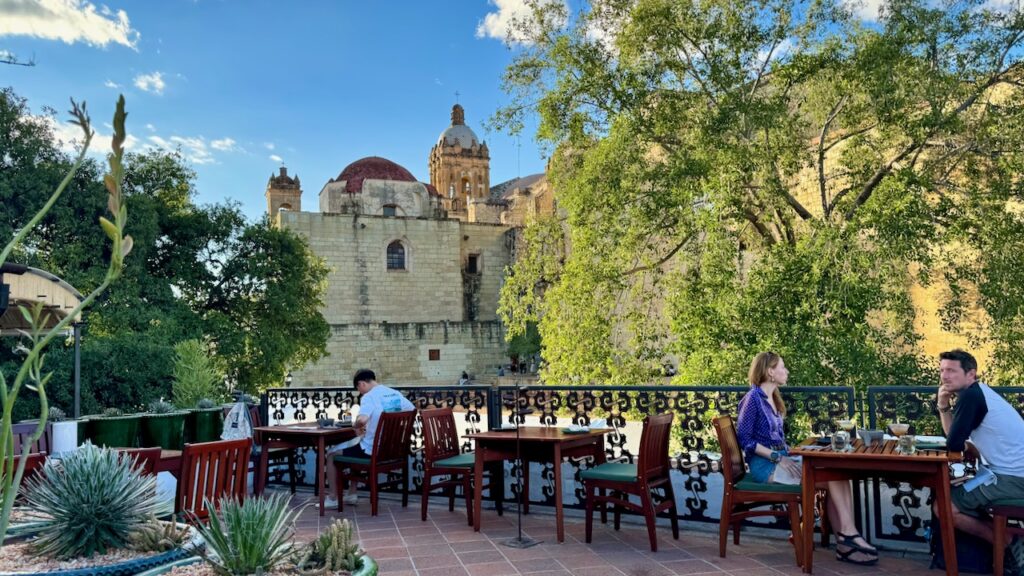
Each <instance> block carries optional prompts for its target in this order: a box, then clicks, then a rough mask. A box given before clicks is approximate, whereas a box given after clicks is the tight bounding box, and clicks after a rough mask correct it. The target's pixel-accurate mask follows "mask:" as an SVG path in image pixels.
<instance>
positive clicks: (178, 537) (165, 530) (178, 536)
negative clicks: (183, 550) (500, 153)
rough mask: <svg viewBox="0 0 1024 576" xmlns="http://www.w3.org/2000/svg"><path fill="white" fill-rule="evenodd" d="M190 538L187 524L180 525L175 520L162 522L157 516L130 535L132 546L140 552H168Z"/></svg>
mask: <svg viewBox="0 0 1024 576" xmlns="http://www.w3.org/2000/svg"><path fill="white" fill-rule="evenodd" d="M188 539H189V529H188V527H187V526H182V527H180V528H179V527H178V525H177V524H175V523H174V522H161V521H160V520H157V519H156V517H155V516H152V517H150V519H149V522H148V523H147V524H145V525H143V526H141V527H139V528H138V529H137V530H136V531H135V532H133V533H132V534H131V536H130V541H131V542H130V546H131V548H132V549H133V550H138V551H140V552H166V551H168V550H174V549H175V548H180V547H181V546H182V545H183V544H184V543H185V542H187V541H188Z"/></svg>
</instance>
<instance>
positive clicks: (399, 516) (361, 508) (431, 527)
mask: <svg viewBox="0 0 1024 576" xmlns="http://www.w3.org/2000/svg"><path fill="white" fill-rule="evenodd" d="M308 498H310V496H309V495H308V494H305V495H303V494H301V493H300V494H299V495H297V496H296V498H295V503H296V504H298V503H300V502H303V501H305V500H307V499H308ZM385 498H386V499H382V500H381V503H380V512H379V515H378V516H376V517H371V516H370V506H369V501H368V499H367V498H365V497H362V498H361V500H360V503H359V505H358V506H356V507H355V509H354V510H353V507H350V506H346V509H345V512H344V513H342V514H338V513H337V512H336V511H333V510H332V511H329V512H328V513H327V515H326V516H324V517H323V518H321V517H320V516H319V515H318V513H317V512H318V511H317V509H316V508H315V507H314V506H311V507H309V508H307V509H306V510H305V511H304V512H303V514H302V515H301V517H300V518H299V521H298V527H297V530H298V534H297V536H298V538H299V539H300V540H309V539H311V538H312V537H314V536H315V535H316V534H317V533H318V532H319V531H320V530H321V529H322V527H325V526H326V525H327V524H329V523H330V522H331V521H332V520H334V519H335V518H349V519H353V520H354V521H355V524H356V526H357V530H358V535H359V539H360V541H361V544H362V546H363V548H364V549H366V551H367V552H368V553H369V554H370V555H371V556H373V557H374V558H375V559H376V560H377V562H378V563H379V565H380V568H381V574H383V575H393V576H417V575H418V576H502V575H505V574H509V575H513V574H530V575H531V576H606V575H611V576H623V575H625V576H671V575H674V574H708V575H719V576H726V575H733V576H762V575H772V576H778V575H782V574H787V575H793V576H796V575H798V574H801V572H800V570H799V568H797V567H796V565H795V561H794V556H793V550H792V548H791V546H790V545H789V544H788V542H786V540H785V539H783V538H781V537H780V538H772V537H766V536H758V535H754V534H750V533H744V534H743V540H742V544H741V545H740V546H733V545H732V543H731V542H730V544H729V548H728V557H727V558H719V557H718V536H717V531H716V530H717V526H712V525H707V526H704V525H697V526H694V525H689V526H685V525H684V526H683V527H681V530H680V535H679V540H673V539H672V531H671V529H670V528H669V527H668V526H667V525H666V526H664V527H663V526H660V525H659V527H658V552H654V553H652V552H651V551H650V548H649V546H648V543H647V531H646V529H645V528H644V527H643V526H642V525H636V524H633V523H626V522H625V521H624V522H623V525H622V529H621V530H620V531H618V532H616V531H615V530H614V529H613V528H612V525H611V523H610V522H609V524H608V525H607V526H604V525H601V524H600V522H599V521H598V518H595V524H594V538H593V544H590V545H587V544H586V543H584V534H583V533H584V526H583V520H582V518H567V519H566V522H565V532H566V538H565V542H564V543H563V544H558V543H557V542H556V541H555V520H554V516H553V514H549V513H547V510H546V509H544V508H542V507H540V506H537V507H535V508H534V509H533V510H531V514H530V515H529V516H524V517H523V531H524V532H525V533H526V534H527V535H529V536H531V537H533V538H537V539H540V540H542V541H543V542H542V543H541V544H540V545H538V546H535V547H533V548H528V549H525V550H517V549H514V548H509V547H507V546H504V545H502V542H503V541H505V540H507V539H508V538H511V537H513V536H515V535H516V517H515V510H514V509H513V510H512V511H511V512H508V511H506V513H505V516H504V517H499V516H498V515H497V513H496V512H495V511H494V510H486V509H485V510H484V516H483V528H482V531H481V532H473V528H472V527H471V526H468V525H467V524H466V513H465V510H464V509H463V508H462V507H460V506H458V505H456V508H455V511H454V512H449V511H448V509H447V506H446V505H445V504H446V502H444V503H441V502H440V501H438V503H436V504H435V503H434V502H431V508H430V516H429V518H428V519H427V521H426V522H421V521H420V512H419V510H420V509H419V499H412V498H410V502H409V507H408V508H402V506H401V502H400V501H399V500H398V499H397V498H394V499H392V498H391V497H390V496H388V497H385ZM457 504H458V503H457ZM780 536H781V535H780ZM814 573H815V574H820V575H823V576H836V575H842V576H855V575H860V574H864V575H867V574H872V575H873V574H882V575H899V576H912V575H915V576H916V575H925V574H928V575H930V576H935V575H936V574H941V573H940V572H938V571H934V570H928V559H927V558H926V557H925V556H924V555H921V554H907V555H904V554H903V553H901V552H887V551H883V552H882V557H881V560H880V561H879V563H878V565H876V566H874V567H859V566H854V565H852V564H844V563H840V562H836V561H835V559H834V553H833V552H831V551H828V550H821V549H818V550H817V551H816V552H815V557H814Z"/></svg>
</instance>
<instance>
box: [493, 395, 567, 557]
mask: <svg viewBox="0 0 1024 576" xmlns="http://www.w3.org/2000/svg"><path fill="white" fill-rule="evenodd" d="M522 390H523V388H522V387H521V386H520V385H519V384H518V383H517V385H516V397H515V403H514V404H513V405H512V414H513V415H514V416H513V417H514V418H515V423H516V461H517V462H518V464H519V474H517V484H518V486H519V504H518V506H516V521H517V524H518V535H517V536H516V537H515V538H509V539H508V540H506V541H504V542H502V544H504V545H505V546H508V547H509V548H531V547H533V546H536V545H537V544H540V543H541V540H535V539H533V538H530V537H529V536H523V499H524V498H529V497H530V495H529V494H523V457H522V448H521V443H520V438H519V428H520V427H522V425H523V422H524V421H526V416H527V415H528V414H533V408H530V407H529V406H526V405H522V406H520V404H521V399H522ZM555 465H556V466H558V465H559V464H555Z"/></svg>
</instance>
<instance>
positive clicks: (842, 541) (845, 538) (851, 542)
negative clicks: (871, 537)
mask: <svg viewBox="0 0 1024 576" xmlns="http://www.w3.org/2000/svg"><path fill="white" fill-rule="evenodd" d="M857 538H862V539H863V540H864V541H865V542H867V538H864V537H863V536H861V535H860V534H858V533H856V532H854V533H853V534H843V533H842V532H836V552H837V553H838V552H839V546H840V545H842V546H846V547H847V548H852V549H853V550H856V551H859V552H863V553H864V554H867V555H869V556H874V557H875V558H876V559H877V558H878V549H877V548H875V547H873V546H870V545H868V546H861V545H860V544H857V540H856V539H857ZM851 552H852V550H851ZM847 555H849V554H847Z"/></svg>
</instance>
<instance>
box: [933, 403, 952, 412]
mask: <svg viewBox="0 0 1024 576" xmlns="http://www.w3.org/2000/svg"><path fill="white" fill-rule="evenodd" d="M935 407H936V408H938V409H939V413H940V414H942V413H949V412H952V411H953V405H952V404H949V405H947V406H939V405H938V404H936V405H935Z"/></svg>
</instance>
